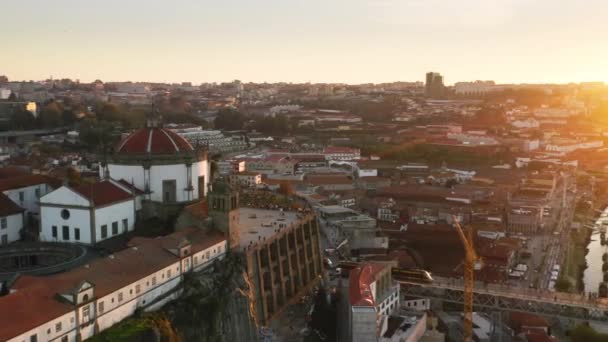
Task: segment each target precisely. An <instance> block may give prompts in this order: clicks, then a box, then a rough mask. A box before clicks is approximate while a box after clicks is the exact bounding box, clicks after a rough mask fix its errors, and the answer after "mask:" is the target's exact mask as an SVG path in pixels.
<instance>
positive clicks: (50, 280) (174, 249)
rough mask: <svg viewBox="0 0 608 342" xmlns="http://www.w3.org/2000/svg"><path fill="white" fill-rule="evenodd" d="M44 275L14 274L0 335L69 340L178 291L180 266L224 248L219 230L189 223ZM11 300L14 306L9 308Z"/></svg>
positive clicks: (205, 262)
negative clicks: (123, 248) (175, 230)
mask: <svg viewBox="0 0 608 342" xmlns="http://www.w3.org/2000/svg"><path fill="white" fill-rule="evenodd" d="M129 245H130V246H131V247H130V248H127V249H125V250H122V251H120V252H117V253H115V254H112V255H110V256H108V257H104V258H99V259H95V260H93V261H92V262H90V263H89V264H87V265H85V266H82V267H79V268H76V269H73V270H70V271H68V272H64V273H59V274H55V275H51V276H46V277H44V278H38V277H33V276H19V277H18V278H17V279H16V280H15V281H14V282H13V283H12V285H11V288H10V291H9V294H8V295H5V296H2V297H0V320H1V321H2V323H3V328H2V329H0V340H2V341H10V342H23V341H29V342H32V341H34V342H45V341H61V342H63V341H66V342H75V341H82V340H86V339H88V338H91V337H92V336H93V335H94V334H97V333H99V332H101V331H103V330H105V329H108V328H109V327H111V326H112V325H114V324H116V323H118V322H120V321H122V320H123V319H125V318H127V317H129V316H131V315H133V314H134V313H135V312H136V310H144V311H149V310H155V309H158V308H159V307H161V306H162V305H164V304H165V303H167V302H169V301H171V300H173V299H175V298H177V297H178V296H179V294H180V291H181V289H180V287H179V285H180V283H181V282H182V280H183V277H184V274H186V273H188V272H192V271H199V270H202V269H205V268H206V267H208V266H209V265H211V264H212V263H213V261H214V260H216V259H222V258H223V257H224V255H225V253H226V240H225V238H224V236H223V234H220V233H216V232H205V231H204V230H201V229H198V228H190V229H187V230H183V231H179V232H176V233H173V234H171V235H168V236H165V237H161V238H134V239H132V240H131V242H130V243H129ZM16 308H18V310H16Z"/></svg>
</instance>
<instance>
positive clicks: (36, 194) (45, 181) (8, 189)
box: [0, 175, 56, 225]
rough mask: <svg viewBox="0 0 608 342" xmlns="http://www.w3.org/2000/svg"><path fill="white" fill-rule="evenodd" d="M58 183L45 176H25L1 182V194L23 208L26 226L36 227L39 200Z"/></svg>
mask: <svg viewBox="0 0 608 342" xmlns="http://www.w3.org/2000/svg"><path fill="white" fill-rule="evenodd" d="M55 183H56V182H55V181H53V180H52V179H51V178H49V177H46V176H43V175H25V176H18V177H12V178H6V179H1V180H0V192H1V193H3V194H5V195H6V196H8V198H10V199H11V201H13V202H15V203H16V204H17V205H18V206H20V207H21V208H23V209H24V210H25V211H24V215H25V216H24V221H25V222H24V224H28V223H29V224H32V225H36V224H37V222H38V218H39V216H38V215H39V213H40V207H39V205H38V200H39V199H40V197H42V196H44V195H46V194H47V193H49V192H50V191H52V190H53V185H56V184H55Z"/></svg>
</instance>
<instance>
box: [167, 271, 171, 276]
mask: <svg viewBox="0 0 608 342" xmlns="http://www.w3.org/2000/svg"><path fill="white" fill-rule="evenodd" d="M167 278H171V270H167Z"/></svg>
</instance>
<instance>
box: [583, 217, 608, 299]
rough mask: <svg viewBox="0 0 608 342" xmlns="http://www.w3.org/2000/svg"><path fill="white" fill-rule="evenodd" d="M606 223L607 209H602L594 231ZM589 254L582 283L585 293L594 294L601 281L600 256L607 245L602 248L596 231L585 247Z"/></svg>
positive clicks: (606, 249)
mask: <svg viewBox="0 0 608 342" xmlns="http://www.w3.org/2000/svg"><path fill="white" fill-rule="evenodd" d="M605 220H606V221H608V208H606V209H604V211H603V213H602V214H601V215H600V217H599V218H598V219H597V220H596V222H595V229H598V230H599V228H600V227H601V225H602V222H603V221H605ZM587 248H588V250H589V252H587V255H586V256H585V260H586V261H587V269H585V272H584V274H583V282H584V284H585V292H586V293H589V292H595V293H597V291H598V286H599V285H600V283H601V282H602V280H603V278H604V277H603V273H602V264H603V261H602V255H603V254H604V253H606V252H608V244H607V245H604V246H602V244H601V242H600V234H599V232H598V231H594V232H593V233H592V234H591V241H590V242H589V244H588V245H587Z"/></svg>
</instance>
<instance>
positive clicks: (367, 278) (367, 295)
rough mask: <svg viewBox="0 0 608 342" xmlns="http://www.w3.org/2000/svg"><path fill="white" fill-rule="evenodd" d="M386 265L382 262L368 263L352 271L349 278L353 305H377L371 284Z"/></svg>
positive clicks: (350, 300) (349, 290)
mask: <svg viewBox="0 0 608 342" xmlns="http://www.w3.org/2000/svg"><path fill="white" fill-rule="evenodd" d="M385 267H386V265H385V264H380V263H366V264H363V265H361V266H359V267H357V268H355V269H353V270H352V271H351V272H350V275H349V278H348V284H349V285H348V292H349V295H348V299H349V303H350V305H351V306H375V305H376V304H375V303H374V297H373V294H372V292H371V288H370V287H371V284H372V283H373V282H374V281H376V275H377V274H378V273H380V272H381V271H382V270H383V269H384V268H385Z"/></svg>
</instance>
